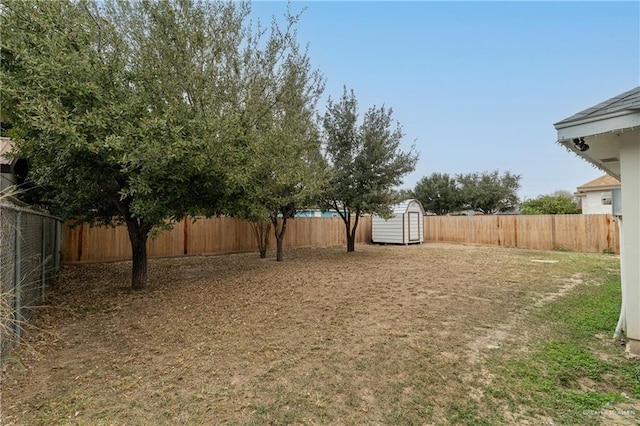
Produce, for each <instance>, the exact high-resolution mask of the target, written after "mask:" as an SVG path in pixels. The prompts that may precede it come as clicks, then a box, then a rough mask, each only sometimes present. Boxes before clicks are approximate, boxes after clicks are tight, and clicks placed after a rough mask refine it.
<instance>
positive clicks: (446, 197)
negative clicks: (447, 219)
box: [413, 173, 463, 215]
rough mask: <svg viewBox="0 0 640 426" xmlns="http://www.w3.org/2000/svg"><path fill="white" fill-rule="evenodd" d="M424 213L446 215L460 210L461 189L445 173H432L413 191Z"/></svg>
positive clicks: (453, 179)
mask: <svg viewBox="0 0 640 426" xmlns="http://www.w3.org/2000/svg"><path fill="white" fill-rule="evenodd" d="M413 196H414V197H415V198H416V199H418V200H419V201H420V202H421V203H422V205H423V207H424V209H425V211H429V212H432V213H435V214H437V215H446V214H448V213H451V212H455V211H457V210H460V209H461V208H462V205H463V202H462V194H461V188H460V186H459V185H458V182H457V181H456V179H455V178H454V177H452V176H449V175H448V174H446V173H432V174H431V175H430V176H425V177H423V178H422V179H420V180H419V181H418V183H417V184H416V186H415V188H414V189H413Z"/></svg>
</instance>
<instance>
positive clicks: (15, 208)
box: [0, 201, 62, 222]
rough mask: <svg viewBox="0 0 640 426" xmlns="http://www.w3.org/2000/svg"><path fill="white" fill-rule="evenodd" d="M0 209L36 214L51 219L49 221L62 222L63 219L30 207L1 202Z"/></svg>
mask: <svg viewBox="0 0 640 426" xmlns="http://www.w3.org/2000/svg"><path fill="white" fill-rule="evenodd" d="M0 209H6V210H13V211H16V212H23V213H29V214H34V215H37V216H42V217H46V218H49V219H54V220H57V221H60V222H62V219H61V218H59V217H57V216H53V215H50V214H49V213H46V212H44V211H41V210H35V209H34V208H30V207H23V206H17V205H15V204H11V203H7V202H2V201H0Z"/></svg>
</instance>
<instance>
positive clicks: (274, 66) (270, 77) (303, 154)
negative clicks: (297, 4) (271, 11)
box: [238, 11, 326, 261]
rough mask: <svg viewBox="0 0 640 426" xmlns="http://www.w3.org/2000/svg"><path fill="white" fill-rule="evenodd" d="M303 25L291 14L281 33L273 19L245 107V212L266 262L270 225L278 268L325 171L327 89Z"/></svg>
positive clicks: (253, 66) (254, 60) (255, 60)
mask: <svg viewBox="0 0 640 426" xmlns="http://www.w3.org/2000/svg"><path fill="white" fill-rule="evenodd" d="M298 19H299V15H295V16H294V15H292V14H291V13H290V12H289V11H288V13H287V15H286V22H287V27H286V28H285V29H284V30H282V29H281V28H279V26H278V25H277V22H276V21H275V20H274V22H273V23H272V28H271V33H270V36H269V38H268V40H267V41H266V43H265V44H266V46H267V48H266V49H265V50H264V51H260V50H259V49H258V48H257V46H256V48H255V49H253V50H252V52H258V53H259V54H257V55H252V56H251V57H250V59H249V61H248V62H249V65H248V67H247V72H246V75H245V81H246V84H245V85H244V91H243V94H242V96H243V101H242V102H241V104H242V105H243V106H244V108H242V110H241V120H242V122H243V125H242V127H243V129H245V133H244V135H243V141H244V145H243V149H242V153H243V154H244V157H243V163H242V165H241V167H242V169H244V170H246V173H245V174H244V175H242V176H240V180H239V181H238V187H239V188H240V189H239V190H238V199H239V200H241V201H240V203H241V204H242V207H241V208H240V212H245V214H243V215H244V217H245V218H248V219H252V220H253V221H254V232H255V235H256V238H257V240H258V245H259V248H260V254H261V257H264V255H265V253H266V243H267V241H268V239H267V234H266V232H268V230H269V226H267V222H266V220H265V219H268V220H269V221H270V223H271V225H272V227H273V230H274V234H275V238H276V260H278V261H282V260H283V256H284V255H283V243H284V237H285V234H286V229H287V221H288V220H289V219H291V218H293V217H294V215H295V212H296V209H299V208H302V207H306V206H308V205H309V204H310V203H312V202H313V201H315V200H316V199H317V197H318V194H319V191H320V188H321V187H322V186H323V183H324V172H325V168H326V167H325V162H324V160H323V158H322V156H321V153H320V138H319V134H318V133H319V132H318V126H317V123H316V121H315V116H316V104H317V100H318V98H319V97H320V95H321V94H322V91H323V89H324V83H323V78H322V75H321V74H320V72H319V71H318V70H314V69H312V67H311V64H310V59H309V56H308V52H307V51H305V50H301V49H300V47H299V45H298V43H297V41H296V39H297V35H296V32H295V29H294V25H295V24H296V23H297V22H298ZM252 42H256V43H258V42H259V39H258V38H256V39H253V40H252ZM246 212H249V214H248V215H247V214H246Z"/></svg>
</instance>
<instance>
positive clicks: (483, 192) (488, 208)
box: [456, 170, 520, 214]
mask: <svg viewBox="0 0 640 426" xmlns="http://www.w3.org/2000/svg"><path fill="white" fill-rule="evenodd" d="M456 180H457V181H458V184H459V185H460V188H461V195H462V200H463V204H464V207H466V208H469V209H471V210H474V211H478V212H482V213H484V214H495V213H498V212H509V211H513V210H514V209H515V208H516V206H517V205H518V194H517V191H518V189H519V188H520V175H514V174H512V173H511V172H509V171H507V172H505V173H503V174H502V175H501V174H500V172H499V171H498V170H494V171H493V172H482V173H469V174H466V175H462V174H460V175H457V176H456Z"/></svg>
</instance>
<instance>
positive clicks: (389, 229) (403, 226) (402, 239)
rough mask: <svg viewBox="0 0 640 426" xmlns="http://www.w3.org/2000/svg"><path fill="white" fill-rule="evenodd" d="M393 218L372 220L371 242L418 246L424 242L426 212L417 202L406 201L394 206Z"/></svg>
mask: <svg viewBox="0 0 640 426" xmlns="http://www.w3.org/2000/svg"><path fill="white" fill-rule="evenodd" d="M392 212H393V216H392V217H391V218H390V219H388V220H385V219H382V218H381V217H379V216H376V215H374V216H373V217H372V219H371V240H372V241H373V242H374V243H386V244H411V243H413V244H416V243H422V242H424V210H423V209H422V205H421V204H420V202H418V201H417V200H406V201H404V202H402V203H400V204H397V205H395V206H393V208H392Z"/></svg>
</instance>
